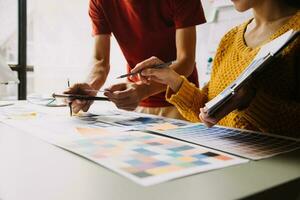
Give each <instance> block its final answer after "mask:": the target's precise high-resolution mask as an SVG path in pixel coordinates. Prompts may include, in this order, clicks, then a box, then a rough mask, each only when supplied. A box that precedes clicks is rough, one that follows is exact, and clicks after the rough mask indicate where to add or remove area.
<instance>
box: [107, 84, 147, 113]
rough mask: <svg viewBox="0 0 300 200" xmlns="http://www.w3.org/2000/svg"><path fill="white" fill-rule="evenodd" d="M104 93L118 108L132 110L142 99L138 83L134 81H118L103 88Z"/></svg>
mask: <svg viewBox="0 0 300 200" xmlns="http://www.w3.org/2000/svg"><path fill="white" fill-rule="evenodd" d="M104 95H105V96H107V97H108V98H109V100H110V101H112V102H113V103H114V104H115V105H116V106H117V107H118V108H119V109H123V110H128V111H133V110H135V109H136V108H137V106H138V105H139V103H140V101H141V100H142V99H143V94H142V92H141V91H140V90H139V85H137V84H134V83H119V84H116V85H113V86H111V87H109V88H107V89H105V92H104Z"/></svg>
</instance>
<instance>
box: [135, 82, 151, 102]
mask: <svg viewBox="0 0 300 200" xmlns="http://www.w3.org/2000/svg"><path fill="white" fill-rule="evenodd" d="M133 87H134V88H135V89H136V92H137V95H138V97H139V99H140V100H143V99H146V98H147V97H148V93H149V92H148V87H149V86H148V85H145V84H136V83H134V86H133Z"/></svg>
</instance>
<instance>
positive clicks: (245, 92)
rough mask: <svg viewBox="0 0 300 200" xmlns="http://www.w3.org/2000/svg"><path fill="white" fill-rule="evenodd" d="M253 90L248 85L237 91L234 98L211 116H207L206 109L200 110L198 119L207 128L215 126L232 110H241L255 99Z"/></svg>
mask: <svg viewBox="0 0 300 200" xmlns="http://www.w3.org/2000/svg"><path fill="white" fill-rule="evenodd" d="M255 93H256V91H255V89H254V88H252V87H250V85H249V84H248V85H245V86H244V87H242V88H240V89H238V91H237V92H236V93H235V94H234V96H233V97H232V98H231V99H230V100H229V101H228V102H226V103H225V104H224V105H223V106H222V107H221V108H220V109H219V110H218V111H217V113H216V114H214V115H213V116H210V115H208V113H207V110H206V108H205V107H204V108H200V114H199V119H200V120H201V121H202V122H203V123H204V124H205V125H206V126H207V127H212V126H214V125H216V124H217V123H218V122H219V121H220V120H221V119H222V118H223V117H225V116H226V115H228V114H229V113H231V112H232V111H233V110H236V109H238V110H243V109H245V108H247V107H248V106H249V104H250V103H251V101H252V99H253V98H254V97H255Z"/></svg>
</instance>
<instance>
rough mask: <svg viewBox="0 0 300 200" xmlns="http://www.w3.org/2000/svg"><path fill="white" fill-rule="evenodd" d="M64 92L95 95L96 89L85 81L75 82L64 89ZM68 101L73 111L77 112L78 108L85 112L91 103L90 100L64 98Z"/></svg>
mask: <svg viewBox="0 0 300 200" xmlns="http://www.w3.org/2000/svg"><path fill="white" fill-rule="evenodd" d="M64 94H78V95H88V96H96V95H97V90H95V89H94V88H92V87H91V86H90V85H89V84H87V83H76V84H74V85H72V86H71V87H70V88H68V89H67V90H66V91H64ZM66 101H67V102H68V103H71V105H72V110H73V112H74V113H78V112H79V111H80V110H82V111H84V112H87V111H88V110H89V108H90V106H91V105H92V103H93V101H91V100H79V99H66Z"/></svg>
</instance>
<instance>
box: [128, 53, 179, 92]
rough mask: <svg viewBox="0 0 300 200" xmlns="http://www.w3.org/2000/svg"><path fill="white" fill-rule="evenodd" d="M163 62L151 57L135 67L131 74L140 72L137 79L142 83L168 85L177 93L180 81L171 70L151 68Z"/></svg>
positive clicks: (167, 68) (177, 75)
mask: <svg viewBox="0 0 300 200" xmlns="http://www.w3.org/2000/svg"><path fill="white" fill-rule="evenodd" d="M163 63H164V62H163V61H161V60H160V59H158V58H156V57H151V58H149V59H147V60H145V61H143V62H141V63H139V64H137V65H136V66H135V68H134V69H133V70H131V72H140V73H139V79H140V80H141V81H142V83H145V84H150V83H151V81H154V82H157V83H161V84H165V85H169V86H170V87H171V89H172V90H173V91H178V89H179V87H180V85H181V83H182V79H181V77H180V75H179V74H177V73H176V72H175V71H174V70H173V69H172V68H169V67H164V68H152V67H153V66H154V65H158V64H163Z"/></svg>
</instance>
